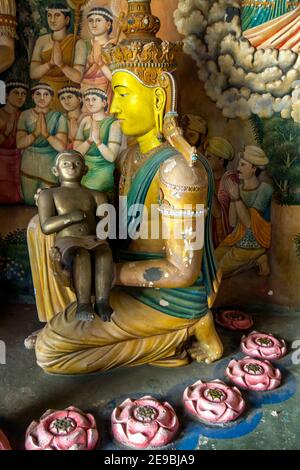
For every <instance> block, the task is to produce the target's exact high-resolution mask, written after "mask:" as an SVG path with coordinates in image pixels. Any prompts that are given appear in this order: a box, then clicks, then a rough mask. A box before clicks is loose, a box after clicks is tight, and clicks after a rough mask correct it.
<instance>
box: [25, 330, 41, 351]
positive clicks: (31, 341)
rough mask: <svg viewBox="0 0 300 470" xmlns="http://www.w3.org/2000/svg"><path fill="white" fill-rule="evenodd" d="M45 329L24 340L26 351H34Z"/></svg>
mask: <svg viewBox="0 0 300 470" xmlns="http://www.w3.org/2000/svg"><path fill="white" fill-rule="evenodd" d="M42 329H43V328H41V329H40V330H37V331H34V332H33V333H31V334H30V335H29V336H27V338H25V339H24V346H25V348H26V349H34V348H35V343H36V340H37V337H38V334H39V333H40V332H41V331H42Z"/></svg>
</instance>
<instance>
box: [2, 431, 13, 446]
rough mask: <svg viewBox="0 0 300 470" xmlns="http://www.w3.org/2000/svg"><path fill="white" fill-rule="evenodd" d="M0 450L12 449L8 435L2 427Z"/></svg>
mask: <svg viewBox="0 0 300 470" xmlns="http://www.w3.org/2000/svg"><path fill="white" fill-rule="evenodd" d="M0 450H11V447H10V444H9V442H8V439H7V437H6V436H5V434H4V433H3V432H2V431H1V429H0Z"/></svg>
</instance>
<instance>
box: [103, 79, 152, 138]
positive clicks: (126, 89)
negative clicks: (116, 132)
mask: <svg viewBox="0 0 300 470" xmlns="http://www.w3.org/2000/svg"><path fill="white" fill-rule="evenodd" d="M112 87H113V91H114V98H113V102H112V105H111V108H110V112H111V113H112V114H115V116H116V118H117V119H119V121H120V124H121V128H122V131H123V133H124V134H125V135H128V136H134V137H141V136H143V135H146V134H147V133H148V132H150V131H151V130H152V129H154V128H155V117H154V109H155V94H154V89H153V88H148V87H146V86H145V85H143V84H142V83H141V82H140V81H139V80H138V79H137V78H136V77H134V76H133V75H131V74H130V73H128V72H126V71H124V72H123V71H121V72H116V73H115V74H114V75H113V78H112Z"/></svg>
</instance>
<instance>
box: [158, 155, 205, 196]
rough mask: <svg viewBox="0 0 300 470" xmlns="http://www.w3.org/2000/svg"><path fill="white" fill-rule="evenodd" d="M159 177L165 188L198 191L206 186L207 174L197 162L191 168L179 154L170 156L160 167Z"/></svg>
mask: <svg viewBox="0 0 300 470" xmlns="http://www.w3.org/2000/svg"><path fill="white" fill-rule="evenodd" d="M159 177H160V180H161V182H162V183H163V184H165V185H166V186H168V187H170V188H172V187H174V189H175V188H176V189H178V190H181V189H182V190H183V191H185V190H191V191H193V192H194V191H197V190H199V191H200V190H202V189H204V188H206V187H207V185H208V177H207V173H206V170H205V168H204V166H203V165H202V163H201V162H200V161H198V162H196V163H195V165H193V166H192V167H191V166H189V165H188V163H187V161H186V159H185V158H184V156H183V155H182V154H180V153H177V154H175V155H174V156H171V157H170V158H168V159H167V160H166V161H165V162H164V163H163V164H162V165H161V166H160V169H159Z"/></svg>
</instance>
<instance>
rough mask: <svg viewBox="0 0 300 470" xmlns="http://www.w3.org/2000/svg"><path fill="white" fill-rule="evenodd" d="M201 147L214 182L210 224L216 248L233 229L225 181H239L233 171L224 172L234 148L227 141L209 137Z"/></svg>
mask: <svg viewBox="0 0 300 470" xmlns="http://www.w3.org/2000/svg"><path fill="white" fill-rule="evenodd" d="M203 147H204V155H205V157H206V159H207V160H208V163H209V165H210V167H211V169H212V171H213V175H214V181H215V189H214V198H213V207H212V211H213V213H212V215H213V219H212V223H213V241H214V246H215V248H216V247H217V246H219V245H220V243H221V242H222V241H223V240H224V238H225V237H226V236H227V235H228V234H229V233H230V232H232V229H233V227H232V226H231V225H230V223H229V206H230V196H229V194H228V192H227V190H226V181H227V179H228V180H229V181H232V182H234V183H238V181H239V180H238V176H237V173H236V172H235V171H226V170H227V165H228V163H229V162H231V161H232V160H233V159H234V148H233V147H232V145H231V143H230V142H228V140H226V139H224V138H223V137H209V138H207V139H206V140H205V142H204V145H203Z"/></svg>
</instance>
